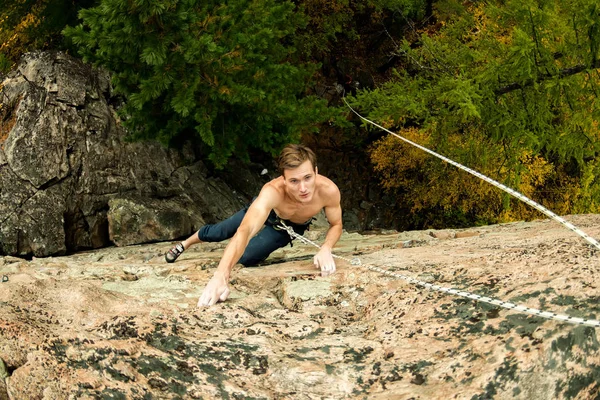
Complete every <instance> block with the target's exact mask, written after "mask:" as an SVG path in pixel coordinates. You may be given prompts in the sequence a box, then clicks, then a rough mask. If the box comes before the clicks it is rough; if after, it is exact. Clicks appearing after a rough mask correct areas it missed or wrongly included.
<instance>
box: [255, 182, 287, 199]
mask: <svg viewBox="0 0 600 400" xmlns="http://www.w3.org/2000/svg"><path fill="white" fill-rule="evenodd" d="M259 196H266V197H269V198H270V199H271V200H275V201H278V200H281V199H282V198H283V196H284V189H283V180H282V179H280V178H275V179H273V180H271V181H269V182H267V183H265V184H264V185H263V187H262V189H261V191H260V195H259Z"/></svg>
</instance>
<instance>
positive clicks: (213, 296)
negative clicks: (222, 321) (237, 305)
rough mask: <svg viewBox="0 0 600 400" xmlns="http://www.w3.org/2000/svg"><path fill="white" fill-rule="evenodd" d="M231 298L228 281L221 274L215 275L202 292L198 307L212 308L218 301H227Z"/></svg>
mask: <svg viewBox="0 0 600 400" xmlns="http://www.w3.org/2000/svg"><path fill="white" fill-rule="evenodd" d="M228 296H229V286H228V285H227V279H226V278H225V277H223V276H222V275H220V274H217V273H216V274H215V275H214V276H213V277H212V278H211V279H210V281H209V282H208V284H207V285H206V287H205V288H204V291H203V292H202V296H200V299H199V300H198V307H210V306H212V305H214V304H216V303H217V302H218V301H225V300H227V297H228Z"/></svg>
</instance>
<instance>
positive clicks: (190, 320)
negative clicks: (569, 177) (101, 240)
mask: <svg viewBox="0 0 600 400" xmlns="http://www.w3.org/2000/svg"><path fill="white" fill-rule="evenodd" d="M567 219H568V220H570V221H571V222H573V223H574V224H575V225H577V226H578V227H580V228H582V229H583V230H584V231H586V232H587V233H588V234H590V235H592V236H595V237H598V236H600V228H598V227H599V226H600V216H598V215H579V216H570V217H567ZM310 233H311V236H312V239H314V240H316V241H317V242H321V241H322V240H323V239H324V236H325V231H324V230H323V229H320V230H319V229H315V230H311V231H310ZM171 245H172V243H170V242H165V243H154V244H145V245H135V246H124V247H111V248H105V249H100V250H95V251H90V252H85V253H78V254H74V255H70V256H64V257H48V258H34V259H32V260H29V261H28V260H24V259H20V258H16V257H0V276H5V277H6V281H5V282H0V310H1V311H2V317H1V318H0V359H2V361H3V364H4V365H5V368H2V367H1V364H0V399H3V398H10V399H38V398H39V399H42V398H45V399H69V398H73V399H98V398H106V399H109V398H113V399H125V398H127V399H129V398H131V399H200V398H203V399H212V398H223V399H226V398H229V399H242V398H243V399H365V398H368V399H411V398H414V399H419V398H420V399H450V398H456V399H474V400H475V399H481V400H483V399H492V398H493V399H523V400H530V399H548V400H550V399H595V398H598V396H599V395H600V386H599V383H598V382H600V343H599V342H598V328H593V327H586V326H581V325H570V324H566V323H560V322H557V321H551V320H546V319H543V318H540V317H534V316H530V315H525V314H520V313H518V312H514V311H509V310H506V309H503V308H499V307H497V306H491V305H486V304H482V303H478V302H475V301H473V300H468V299H464V298H462V297H456V296H451V295H448V294H444V293H440V292H437V291H431V290H428V289H425V288H423V287H420V286H416V285H414V284H410V283H408V282H407V281H406V280H405V279H401V278H400V279H398V276H404V277H410V278H415V279H418V280H419V281H422V282H428V283H435V284H438V285H440V286H444V287H453V288H458V289H461V290H465V291H469V292H473V293H478V294H481V295H486V296H490V297H494V298H499V299H502V300H504V301H511V302H515V303H518V304H522V305H526V306H528V307H534V308H539V309H543V310H545V311H552V312H555V313H559V314H565V315H571V316H573V317H583V318H594V319H597V318H599V317H600V304H599V301H598V300H599V298H600V297H599V296H600V290H599V285H600V282H599V280H598V271H599V270H600V260H599V252H598V251H596V250H592V249H591V248H590V247H589V246H588V245H587V244H586V243H585V242H584V241H583V240H582V239H580V238H579V237H577V236H575V235H574V234H573V233H572V232H570V231H568V230H566V229H564V228H563V227H562V226H560V225H558V224H557V223H555V222H553V221H547V220H540V221H534V222H530V223H512V224H503V225H496V226H488V227H478V228H472V229H467V230H462V231H451V230H441V231H415V232H402V233H398V232H387V233H386V234H381V235H368V236H362V235H359V234H357V233H344V235H343V236H342V239H341V241H340V243H339V244H338V246H336V248H335V253H336V254H337V255H339V256H342V257H344V259H338V260H337V266H338V270H337V272H336V273H335V274H334V275H331V276H328V277H321V276H320V275H318V274H317V273H316V271H315V270H314V268H313V266H312V259H311V258H312V255H313V254H314V251H315V249H314V248H312V247H309V246H307V245H304V244H301V243H295V244H294V246H293V247H286V248H284V249H281V250H279V251H277V252H276V253H274V254H273V255H272V256H271V257H270V258H269V259H268V260H267V262H266V263H265V264H264V265H262V266H259V267H255V268H242V267H240V266H238V267H236V268H235V269H234V272H233V274H232V280H231V288H232V294H231V296H230V298H229V299H228V300H227V301H226V302H224V303H219V304H217V305H215V306H213V307H211V308H201V309H199V308H196V302H197V300H198V297H199V296H200V293H201V291H202V288H203V287H204V285H205V284H206V283H207V282H208V280H209V279H210V277H211V276H212V274H213V272H214V270H215V267H216V264H217V262H218V260H219V258H220V255H221V254H222V251H223V248H224V247H225V243H210V244H201V245H199V246H195V247H192V248H191V249H188V250H187V251H186V252H185V253H183V255H182V256H181V257H180V259H178V260H177V262H176V263H174V264H166V263H165V262H164V259H163V254H164V252H165V251H166V250H167V249H168V248H169V247H170V246H171ZM355 257H359V258H360V260H361V261H362V263H363V266H355V265H351V263H350V262H349V261H350V260H352V259H354V258H355ZM369 266H377V267H380V268H383V269H385V270H386V271H389V272H393V273H395V274H396V277H392V276H389V275H383V274H381V273H379V272H377V271H375V270H372V269H368V268H367V267H369ZM3 371H5V372H4V373H3ZM3 376H4V378H3V379H2V377H3Z"/></svg>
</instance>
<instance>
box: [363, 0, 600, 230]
mask: <svg viewBox="0 0 600 400" xmlns="http://www.w3.org/2000/svg"><path fill="white" fill-rule="evenodd" d="M435 6H436V7H435V10H434V17H435V22H436V24H435V25H429V26H427V28H426V29H424V30H422V31H419V32H414V37H413V38H412V40H408V39H410V37H407V38H405V39H404V40H403V41H402V42H401V44H399V46H398V48H397V54H398V55H399V56H401V57H402V58H403V62H404V65H403V67H404V68H403V69H402V70H398V71H397V72H396V74H395V77H394V78H393V79H392V80H390V81H389V82H387V83H385V84H383V85H381V86H380V87H379V88H377V89H375V90H372V91H368V92H362V93H359V94H358V95H357V96H356V98H355V99H354V100H353V104H354V105H355V106H357V107H359V108H360V109H361V110H362V111H363V112H364V113H366V114H367V115H368V116H369V117H370V118H371V119H375V120H378V121H383V123H384V124H386V125H387V127H390V128H393V129H396V130H399V131H400V132H401V133H402V132H404V133H406V134H409V136H413V137H415V138H416V139H417V140H416V141H417V142H420V143H422V144H425V145H428V146H430V148H433V149H434V150H436V151H438V152H440V153H442V154H445V155H447V156H448V157H450V158H452V159H455V160H456V161H458V162H461V163H463V164H466V165H467V166H469V167H471V168H474V169H477V170H479V171H481V172H484V173H487V174H488V175H490V176H491V177H492V178H494V179H496V180H499V181H502V182H505V183H507V184H508V185H509V186H512V187H515V188H517V189H518V190H520V191H522V192H524V193H525V194H527V195H529V196H530V197H533V198H534V199H536V200H538V201H541V202H542V203H546V204H547V205H548V206H550V207H551V208H553V209H554V210H555V211H557V212H575V211H578V212H581V211H584V210H585V211H597V210H598V208H597V205H598V200H599V199H600V186H599V184H600V182H598V180H597V179H596V178H595V176H596V175H595V171H597V170H598V168H599V167H598V165H599V158H598V144H599V139H600V138H599V133H600V132H599V131H598V123H597V121H598V120H599V117H600V107H599V106H600V104H599V103H598V102H599V99H598V92H599V90H600V87H599V83H600V74H599V71H598V68H599V67H600V63H599V58H598V57H599V48H600V5H598V3H597V2H596V1H594V0H568V1H564V2H554V1H546V0H524V1H522V0H518V1H517V0H507V1H495V0H489V1H484V2H474V3H469V2H467V3H462V2H457V1H454V0H445V1H440V2H436V3H435ZM372 157H373V161H374V163H375V165H376V168H377V169H378V170H380V171H381V172H382V173H383V178H384V184H385V185H387V187H388V188H389V189H390V190H394V191H395V192H396V193H397V194H399V195H400V196H401V200H402V201H406V202H408V203H409V204H412V206H413V209H414V210H421V211H422V212H429V213H431V214H432V220H435V221H436V223H438V224H442V225H443V224H447V223H453V222H454V223H460V221H462V220H463V219H465V220H470V221H480V222H495V221H498V220H507V219H512V218H528V217H531V216H533V215H534V213H533V212H530V211H529V210H527V208H525V207H523V206H522V205H520V204H517V203H515V202H514V201H511V200H510V199H509V198H508V197H507V195H504V194H501V193H498V191H497V189H494V190H490V189H489V188H487V187H486V186H485V185H486V184H483V183H481V184H480V183H478V182H476V181H474V180H473V179H472V178H471V177H468V176H465V175H466V173H464V172H460V171H455V170H451V168H453V167H448V166H446V165H444V163H442V162H440V161H439V160H437V159H431V158H423V156H422V155H419V154H417V153H416V152H414V151H412V150H409V149H407V148H406V146H405V145H399V144H395V143H394V142H393V140H391V139H390V140H382V141H379V142H377V143H376V144H375V145H374V146H373V147H372ZM390 160H399V162H398V163H391V162H390Z"/></svg>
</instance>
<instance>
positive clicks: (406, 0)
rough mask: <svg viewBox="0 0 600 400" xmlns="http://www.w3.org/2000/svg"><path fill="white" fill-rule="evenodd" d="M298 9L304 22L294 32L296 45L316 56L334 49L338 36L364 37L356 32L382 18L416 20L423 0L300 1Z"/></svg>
mask: <svg viewBox="0 0 600 400" xmlns="http://www.w3.org/2000/svg"><path fill="white" fill-rule="evenodd" d="M298 4H299V10H298V12H303V13H304V14H306V16H307V18H308V24H307V26H306V27H305V28H303V29H301V30H300V31H299V32H298V40H297V43H298V48H299V49H300V50H301V51H302V53H303V54H305V55H306V56H307V57H317V58H318V57H319V56H320V55H323V54H328V53H330V52H332V51H334V50H335V49H336V48H337V47H338V46H337V45H338V44H339V41H340V39H343V41H346V42H354V43H355V44H356V42H357V41H360V40H364V39H365V38H361V37H360V34H359V31H360V30H361V28H363V27H364V26H377V27H378V28H380V26H381V21H382V20H384V19H390V20H394V22H395V23H402V19H403V18H411V19H420V18H422V17H423V15H424V11H425V1H424V0H367V1H358V2H357V1H350V0H300V1H299V2H298Z"/></svg>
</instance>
